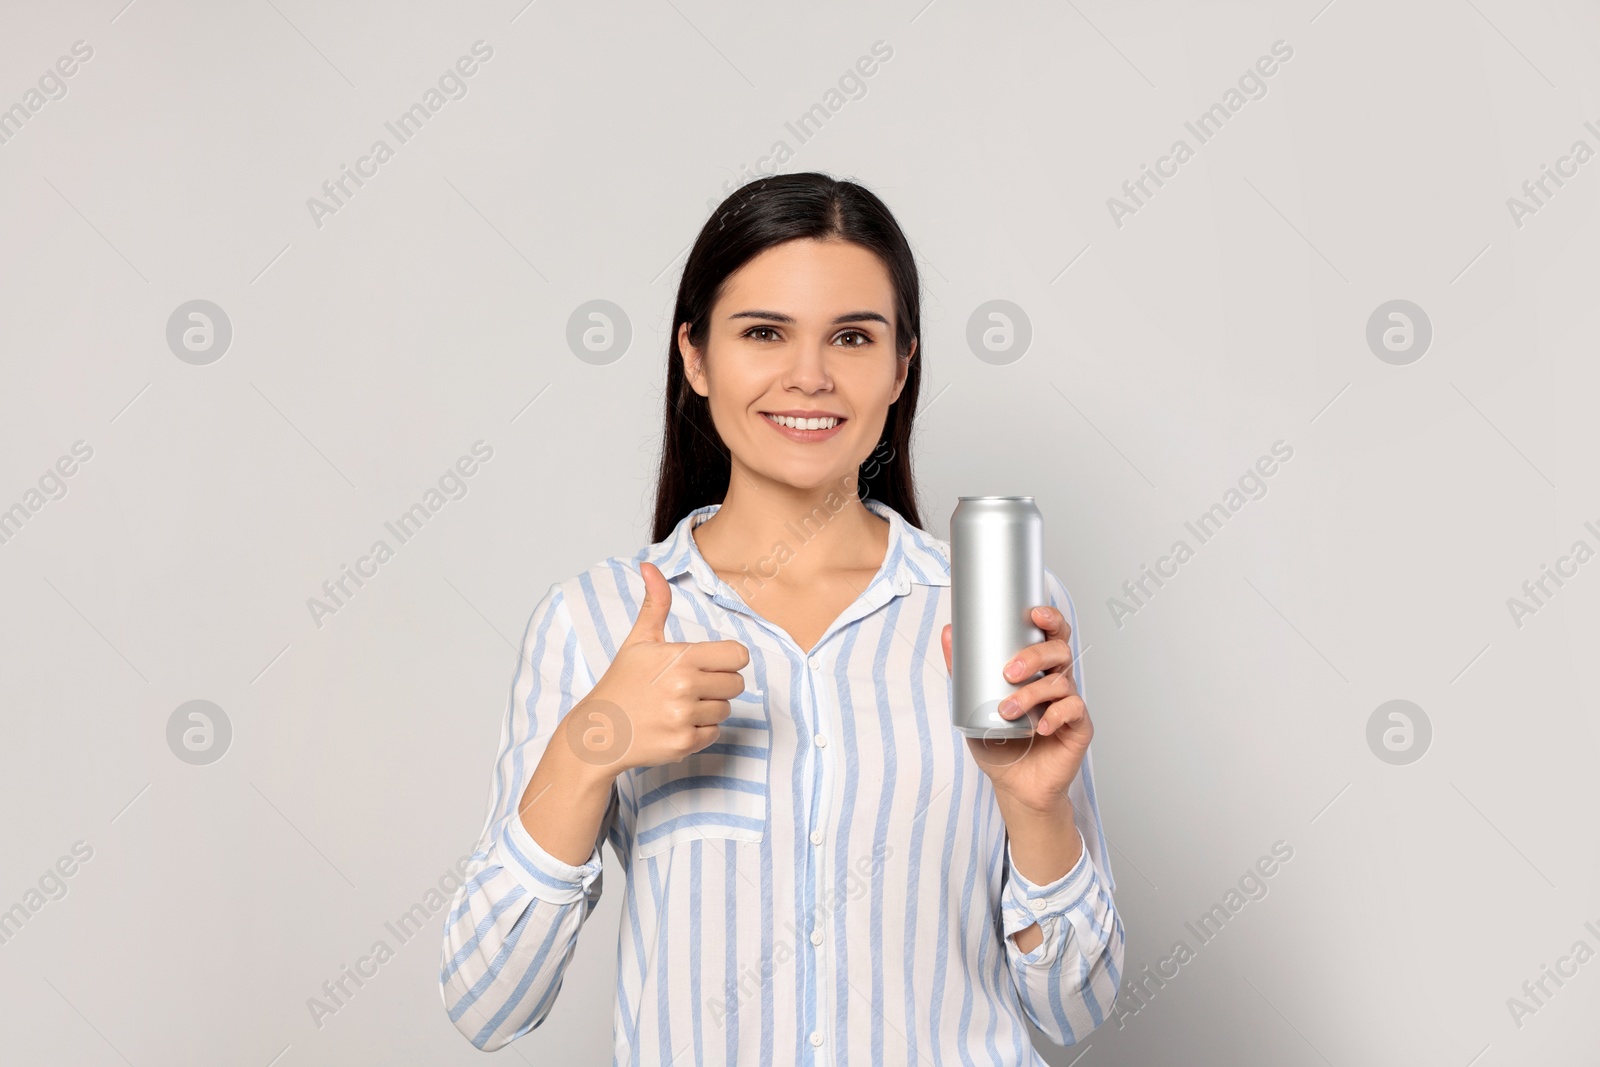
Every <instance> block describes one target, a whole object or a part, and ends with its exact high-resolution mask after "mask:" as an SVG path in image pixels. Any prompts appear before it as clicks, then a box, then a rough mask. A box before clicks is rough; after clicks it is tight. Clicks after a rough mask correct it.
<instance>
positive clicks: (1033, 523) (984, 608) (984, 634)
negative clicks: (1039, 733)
mask: <svg viewBox="0 0 1600 1067" xmlns="http://www.w3.org/2000/svg"><path fill="white" fill-rule="evenodd" d="M1048 603H1049V599H1048V597H1047V596H1046V595H1045V587H1044V519H1043V518H1042V517H1041V516H1040V514H1039V509H1038V507H1036V506H1035V505H1034V502H1033V497H1031V496H964V497H961V498H960V499H959V501H958V502H957V503H956V510H955V512H954V513H953V514H952V515H951V516H950V626H951V630H950V674H951V689H952V693H953V702H952V705H951V716H952V718H953V720H954V726H955V728H956V729H957V730H958V731H960V732H961V733H963V734H965V735H967V736H968V737H982V738H996V739H998V738H1007V737H1028V736H1030V735H1031V734H1032V733H1033V732H1034V728H1035V725H1036V724H1037V723H1038V721H1039V719H1040V717H1041V716H1042V715H1043V714H1044V709H1043V708H1042V707H1034V708H1029V709H1028V712H1027V714H1026V715H1023V716H1022V717H1020V718H1016V719H1004V718H1002V717H1001V716H1000V712H999V710H998V708H999V704H1000V701H1002V700H1004V699H1005V698H1006V697H1008V696H1010V695H1011V694H1012V693H1014V692H1016V691H1017V690H1019V689H1021V688H1022V687H1023V686H1025V685H1027V684H1028V683H1029V682H1031V681H1033V680H1034V679H1036V678H1038V677H1039V676H1040V675H1039V673H1037V672H1036V673H1035V674H1033V676H1032V677H1029V678H1024V679H1023V680H1022V681H1020V682H1015V683H1013V682H1009V681H1007V680H1006V677H1005V673H1004V671H1005V666H1006V664H1007V663H1009V662H1011V658H1012V657H1013V656H1015V655H1016V654H1017V653H1018V652H1021V651H1022V650H1023V649H1024V648H1026V647H1027V646H1029V645H1033V644H1038V643H1039V642H1040V641H1043V640H1044V639H1045V635H1044V631H1043V630H1041V629H1039V627H1037V626H1035V625H1034V624H1033V621H1032V611H1033V609H1034V608H1035V607H1037V606H1039V605H1041V604H1048Z"/></svg>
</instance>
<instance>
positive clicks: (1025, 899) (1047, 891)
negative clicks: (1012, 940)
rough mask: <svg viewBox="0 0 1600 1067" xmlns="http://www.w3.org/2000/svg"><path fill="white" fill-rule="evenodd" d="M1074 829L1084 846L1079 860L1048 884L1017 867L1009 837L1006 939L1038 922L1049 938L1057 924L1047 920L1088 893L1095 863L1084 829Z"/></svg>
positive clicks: (1003, 914)
mask: <svg viewBox="0 0 1600 1067" xmlns="http://www.w3.org/2000/svg"><path fill="white" fill-rule="evenodd" d="M1074 832H1075V833H1077V835H1078V842H1079V844H1080V845H1082V846H1083V852H1082V853H1081V854H1080V855H1079V856H1078V862H1077V863H1075V864H1073V865H1072V869H1071V870H1070V871H1068V872H1067V873H1066V874H1063V875H1062V876H1061V877H1060V878H1057V879H1056V880H1055V881H1053V882H1050V883H1047V884H1045V885H1035V884H1034V883H1033V882H1030V881H1028V879H1026V878H1024V877H1023V876H1022V874H1021V872H1020V871H1018V870H1017V865H1016V863H1015V862H1013V861H1012V858H1011V841H1010V839H1009V838H1008V839H1007V841H1006V867H1007V871H1006V887H1005V892H1004V893H1002V894H1001V898H1000V912H1001V928H1002V930H1003V932H1004V935H1005V936H1006V937H1007V938H1009V937H1011V935H1012V934H1015V933H1017V932H1018V931H1019V930H1026V929H1027V928H1028V927H1030V926H1032V925H1033V924H1034V923H1038V924H1039V925H1040V929H1041V930H1042V931H1043V932H1044V934H1045V938H1046V940H1049V937H1050V934H1051V932H1052V931H1051V927H1053V926H1054V923H1053V922H1048V920H1053V919H1055V918H1057V917H1058V916H1060V915H1064V914H1066V913H1067V912H1068V911H1069V910H1071V909H1072V908H1073V907H1076V906H1077V905H1078V904H1080V903H1082V901H1083V900H1084V898H1085V897H1086V896H1087V895H1088V893H1089V890H1090V888H1091V887H1092V886H1093V884H1094V880H1095V871H1094V864H1092V863H1090V862H1089V848H1088V845H1087V844H1086V843H1085V842H1084V840H1083V833H1082V831H1079V830H1077V828H1076V827H1074ZM1047 922H1048V925H1047ZM1041 947H1042V946H1041Z"/></svg>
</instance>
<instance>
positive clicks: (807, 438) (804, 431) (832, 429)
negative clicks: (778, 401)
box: [760, 409, 849, 442]
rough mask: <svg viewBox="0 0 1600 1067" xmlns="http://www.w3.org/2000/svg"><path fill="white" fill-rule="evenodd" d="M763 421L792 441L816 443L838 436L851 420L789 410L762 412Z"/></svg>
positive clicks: (825, 413) (828, 414)
mask: <svg viewBox="0 0 1600 1067" xmlns="http://www.w3.org/2000/svg"><path fill="white" fill-rule="evenodd" d="M760 415H761V421H762V422H764V423H766V424H767V425H768V426H771V427H772V428H773V429H774V430H777V431H778V432H779V433H781V434H783V436H785V437H787V438H788V439H789V440H791V441H802V442H815V441H826V440H828V439H829V438H831V437H834V436H836V435H837V434H838V433H839V431H840V429H842V428H843V426H844V424H845V423H846V422H848V421H849V420H848V419H846V418H844V417H843V416H842V415H834V414H832V413H830V412H826V411H810V410H806V411H801V410H796V409H789V410H785V411H763V412H760Z"/></svg>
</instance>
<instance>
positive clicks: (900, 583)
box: [894, 574, 911, 596]
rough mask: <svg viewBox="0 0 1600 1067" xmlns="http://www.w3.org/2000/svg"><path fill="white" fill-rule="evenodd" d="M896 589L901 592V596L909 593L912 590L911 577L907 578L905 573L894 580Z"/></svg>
mask: <svg viewBox="0 0 1600 1067" xmlns="http://www.w3.org/2000/svg"><path fill="white" fill-rule="evenodd" d="M894 591H895V592H896V593H899V594H900V595H901V596H905V595H906V594H907V593H909V592H911V579H910V578H907V577H906V576H905V575H903V574H902V575H900V576H899V577H897V578H896V579H895V580H894Z"/></svg>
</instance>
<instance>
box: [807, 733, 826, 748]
mask: <svg viewBox="0 0 1600 1067" xmlns="http://www.w3.org/2000/svg"><path fill="white" fill-rule="evenodd" d="M811 740H812V741H814V742H816V746H817V747H818V748H827V747H828V739H827V738H826V737H823V736H822V735H821V734H812V735H811Z"/></svg>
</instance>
